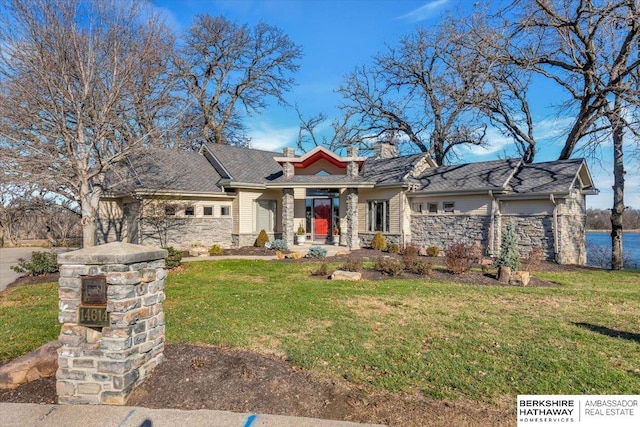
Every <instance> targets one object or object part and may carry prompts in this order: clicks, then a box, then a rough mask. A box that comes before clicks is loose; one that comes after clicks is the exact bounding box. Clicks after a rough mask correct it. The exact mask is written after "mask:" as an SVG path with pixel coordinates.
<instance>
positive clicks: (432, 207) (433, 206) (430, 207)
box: [427, 203, 438, 214]
mask: <svg viewBox="0 0 640 427" xmlns="http://www.w3.org/2000/svg"><path fill="white" fill-rule="evenodd" d="M427 212H429V213H432V214H435V213H438V204H437V203H427Z"/></svg>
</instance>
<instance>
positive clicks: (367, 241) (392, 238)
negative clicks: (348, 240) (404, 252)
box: [359, 233, 402, 247]
mask: <svg viewBox="0 0 640 427" xmlns="http://www.w3.org/2000/svg"><path fill="white" fill-rule="evenodd" d="M382 234H383V235H384V238H385V239H386V241H387V244H389V243H395V244H397V245H398V246H402V236H401V235H400V234H389V233H382ZM375 235H376V233H360V234H359V236H360V244H362V246H364V247H371V241H372V240H373V236H375Z"/></svg>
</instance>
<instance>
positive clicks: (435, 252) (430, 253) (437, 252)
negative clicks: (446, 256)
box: [427, 246, 440, 257]
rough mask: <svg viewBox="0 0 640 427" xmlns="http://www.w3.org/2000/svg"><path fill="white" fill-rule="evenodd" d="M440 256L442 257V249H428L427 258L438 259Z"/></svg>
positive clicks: (430, 247) (431, 247)
mask: <svg viewBox="0 0 640 427" xmlns="http://www.w3.org/2000/svg"><path fill="white" fill-rule="evenodd" d="M438 255H440V249H438V247H437V246H429V247H428V248H427V256H430V257H437V256H438Z"/></svg>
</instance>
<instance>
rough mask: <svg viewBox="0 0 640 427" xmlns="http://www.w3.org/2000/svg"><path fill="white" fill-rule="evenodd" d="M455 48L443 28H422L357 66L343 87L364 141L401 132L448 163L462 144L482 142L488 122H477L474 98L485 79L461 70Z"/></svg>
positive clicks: (349, 111) (346, 108)
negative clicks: (472, 98)
mask: <svg viewBox="0 0 640 427" xmlns="http://www.w3.org/2000/svg"><path fill="white" fill-rule="evenodd" d="M457 49H458V46H456V45H455V44H453V43H450V41H449V40H448V38H447V33H446V32H445V31H444V30H443V29H442V28H441V29H439V30H438V31H435V32H432V31H427V30H426V29H419V30H418V31H416V32H415V33H414V34H411V35H409V36H406V37H404V38H402V39H401V40H400V42H399V45H398V47H397V48H391V47H389V48H388V49H387V52H386V53H384V54H380V55H378V56H376V57H375V58H374V59H373V64H372V65H371V66H370V67H367V66H361V67H358V68H356V69H355V70H354V71H353V72H352V73H351V74H350V75H349V76H348V77H347V79H346V81H345V82H344V83H343V84H342V86H341V87H340V89H339V92H340V93H341V94H342V95H343V96H344V98H345V103H344V105H343V106H342V109H343V110H344V111H345V112H346V113H347V114H352V115H353V116H354V118H355V119H356V120H354V123H353V125H354V127H355V129H356V130H357V132H358V135H359V136H360V138H361V140H362V141H363V142H365V143H366V141H375V140H377V139H379V138H380V137H382V136H383V135H385V134H389V133H391V134H397V135H399V136H400V137H401V139H406V140H408V141H409V143H410V144H412V145H413V147H414V149H418V150H419V151H422V152H426V153H429V154H430V155H431V157H432V158H433V159H434V160H435V161H436V162H437V163H438V164H444V163H445V162H446V160H447V159H448V158H449V157H451V156H453V155H454V154H455V152H454V148H455V147H459V146H462V145H468V144H472V145H482V144H483V138H484V135H485V130H486V126H485V125H484V124H482V123H478V122H477V121H474V120H473V119H474V110H473V108H472V106H471V105H470V102H469V101H470V98H471V97H472V96H473V95H474V93H476V92H477V91H478V90H479V88H480V86H481V85H482V84H483V81H482V79H480V78H479V77H480V76H479V75H477V74H475V73H467V72H466V71H465V70H461V69H460V68H459V67H458V65H459V64H457V63H456V62H455V61H454V60H453V59H454V57H456V56H457Z"/></svg>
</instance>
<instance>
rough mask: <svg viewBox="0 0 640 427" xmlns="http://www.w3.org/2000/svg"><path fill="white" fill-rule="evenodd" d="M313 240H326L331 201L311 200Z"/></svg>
mask: <svg viewBox="0 0 640 427" xmlns="http://www.w3.org/2000/svg"><path fill="white" fill-rule="evenodd" d="M313 223H314V229H313V240H321V241H324V240H327V237H329V233H330V232H331V229H330V227H329V226H330V224H331V200H330V199H314V200H313Z"/></svg>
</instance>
